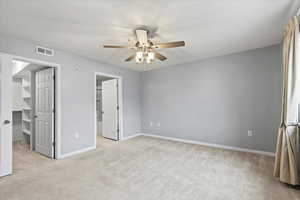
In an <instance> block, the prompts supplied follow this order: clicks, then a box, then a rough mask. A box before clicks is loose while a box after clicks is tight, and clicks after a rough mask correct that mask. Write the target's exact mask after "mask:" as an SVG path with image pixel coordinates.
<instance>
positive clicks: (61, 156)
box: [58, 146, 96, 159]
mask: <svg viewBox="0 0 300 200" xmlns="http://www.w3.org/2000/svg"><path fill="white" fill-rule="evenodd" d="M94 149H96V146H91V147H87V148H84V149H80V150H77V151H73V152H70V153H65V154H62V155H60V157H59V158H58V159H64V158H67V157H70V156H75V155H77V154H80V153H84V152H87V151H91V150H94Z"/></svg>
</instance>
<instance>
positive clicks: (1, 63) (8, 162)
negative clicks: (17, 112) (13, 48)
mask: <svg viewBox="0 0 300 200" xmlns="http://www.w3.org/2000/svg"><path fill="white" fill-rule="evenodd" d="M11 121H12V57H11V56H10V55H7V54H1V53H0V177H1V176H6V175H9V174H11V173H12V123H11Z"/></svg>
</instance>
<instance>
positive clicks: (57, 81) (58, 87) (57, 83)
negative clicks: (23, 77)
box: [0, 52, 62, 159]
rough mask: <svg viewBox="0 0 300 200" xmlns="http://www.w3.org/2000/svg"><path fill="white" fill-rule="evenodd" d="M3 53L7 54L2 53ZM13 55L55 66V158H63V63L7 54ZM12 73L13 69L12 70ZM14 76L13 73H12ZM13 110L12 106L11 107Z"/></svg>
mask: <svg viewBox="0 0 300 200" xmlns="http://www.w3.org/2000/svg"><path fill="white" fill-rule="evenodd" d="M1 54H4V55H5V54H6V53H2V52H0V55H1ZM6 55H9V56H10V57H11V61H12V60H20V61H25V62H28V63H32V64H38V65H45V66H49V67H53V68H55V75H56V76H55V136H54V137H55V159H60V158H62V155H61V65H60V64H57V63H52V62H47V61H42V60H38V59H32V58H27V57H22V56H17V55H12V54H6ZM11 73H12V71H11ZM11 77H12V74H11ZM11 112H12V108H11Z"/></svg>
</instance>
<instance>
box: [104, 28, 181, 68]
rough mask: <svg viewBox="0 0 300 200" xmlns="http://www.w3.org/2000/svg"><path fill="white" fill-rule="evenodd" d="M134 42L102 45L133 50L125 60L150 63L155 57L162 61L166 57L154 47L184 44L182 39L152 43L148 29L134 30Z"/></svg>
mask: <svg viewBox="0 0 300 200" xmlns="http://www.w3.org/2000/svg"><path fill="white" fill-rule="evenodd" d="M135 36H136V40H137V41H136V42H135V43H134V45H127V46H120V45H103V48H128V49H133V50H135V51H136V52H135V54H134V55H131V56H130V57H128V58H127V59H126V60H125V62H129V61H132V60H135V62H136V63H138V64H140V63H146V64H150V63H152V62H153V61H154V60H155V59H158V60H160V61H164V60H166V59H167V57H165V56H164V55H162V54H160V53H158V52H157V51H156V49H162V48H176V47H183V46H185V42H184V41H177V42H167V43H153V42H152V41H151V39H150V37H149V31H148V30H142V29H137V30H135Z"/></svg>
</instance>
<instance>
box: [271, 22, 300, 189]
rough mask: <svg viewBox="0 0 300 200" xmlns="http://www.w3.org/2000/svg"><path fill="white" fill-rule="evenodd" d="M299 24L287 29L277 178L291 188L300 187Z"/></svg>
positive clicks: (276, 167) (294, 23) (284, 44)
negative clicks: (299, 118) (299, 111)
mask: <svg viewBox="0 0 300 200" xmlns="http://www.w3.org/2000/svg"><path fill="white" fill-rule="evenodd" d="M298 42H299V22H298V19H297V17H293V18H292V19H291V20H290V21H289V23H288V25H287V26H286V28H285V32H284V40H283V90H282V113H281V124H280V127H279V129H278V138H277V146H276V158H275V168H274V176H275V177H279V180H280V181H281V182H284V183H288V184H291V185H297V184H299V172H298V169H299V127H298V122H299V121H298V104H299V100H300V98H299V94H300V91H299V90H300V85H299V84H300V82H299V78H300V75H299V73H300V71H299V67H300V66H299V60H300V59H299V56H300V54H299V53H300V52H299V43H298Z"/></svg>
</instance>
